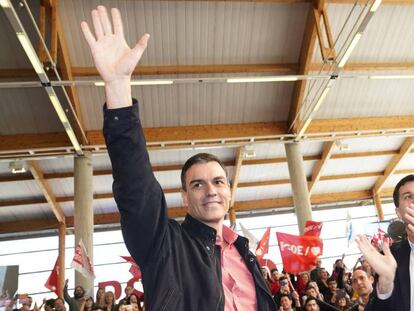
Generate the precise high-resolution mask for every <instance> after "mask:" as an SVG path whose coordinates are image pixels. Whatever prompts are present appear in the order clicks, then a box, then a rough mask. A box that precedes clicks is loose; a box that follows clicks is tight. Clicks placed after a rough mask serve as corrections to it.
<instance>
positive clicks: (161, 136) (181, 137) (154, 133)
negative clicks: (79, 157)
mask: <svg viewBox="0 0 414 311" xmlns="http://www.w3.org/2000/svg"><path fill="white" fill-rule="evenodd" d="M410 124H414V115H413V116H392V117H367V118H341V119H319V120H318V119H316V120H312V122H311V123H310V126H309V128H308V130H307V133H306V135H308V136H306V137H305V140H309V139H313V138H315V139H325V140H333V139H339V138H357V137H359V136H363V135H368V136H369V135H377V136H381V135H382V136H389V135H397V134H398V135H407V133H408V134H410V133H411V132H412V128H407V125H410ZM407 131H408V132H407ZM286 132H287V124H286V123H285V122H258V123H244V124H243V123H238V124H217V125H197V126H182V127H159V128H145V129H144V134H145V137H146V140H147V143H148V144H149V145H148V148H149V149H151V148H152V146H151V145H150V144H153V145H155V144H157V145H158V144H159V145H160V146H161V145H162V144H163V143H165V144H168V146H169V147H174V148H178V149H179V148H184V147H187V148H188V147H192V146H193V143H196V144H205V145H224V144H236V143H248V142H250V141H251V140H252V139H253V140H254V141H255V142H261V141H268V140H266V139H271V138H266V137H273V138H272V139H273V140H276V139H277V137H287V139H289V136H288V134H287V133H286ZM312 135H313V136H312ZM87 137H88V140H89V142H90V144H91V145H92V146H102V145H105V142H104V138H103V134H102V131H101V130H96V131H89V132H87ZM223 141H224V143H223ZM52 148H55V149H57V148H68V149H70V148H72V146H71V144H70V141H69V139H68V137H67V135H66V134H65V133H64V132H59V133H39V134H16V135H3V136H1V135H0V152H8V151H10V152H18V151H20V150H24V151H28V150H29V151H30V150H35V149H52ZM160 148H162V147H160Z"/></svg>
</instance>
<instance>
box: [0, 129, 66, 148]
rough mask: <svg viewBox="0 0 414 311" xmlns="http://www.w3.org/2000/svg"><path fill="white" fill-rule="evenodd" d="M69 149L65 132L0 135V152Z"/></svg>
mask: <svg viewBox="0 0 414 311" xmlns="http://www.w3.org/2000/svg"><path fill="white" fill-rule="evenodd" d="M58 147H71V143H70V140H69V138H68V136H67V135H66V133H65V132H59V133H39V134H16V135H0V151H14V150H27V149H43V148H49V149H50V148H58Z"/></svg>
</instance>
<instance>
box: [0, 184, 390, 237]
mask: <svg viewBox="0 0 414 311" xmlns="http://www.w3.org/2000/svg"><path fill="white" fill-rule="evenodd" d="M391 195H392V189H385V190H384V192H383V194H382V196H383V197H390V196H391ZM371 198H372V193H371V191H369V190H362V191H351V192H338V193H326V194H315V195H312V196H311V202H312V204H330V203H338V202H347V201H358V200H368V199H371ZM292 206H293V199H292V197H284V198H274V199H264V200H252V201H239V202H235V207H236V210H237V211H252V210H260V209H270V208H283V207H286V208H290V207H292ZM185 214H186V208H184V207H182V206H179V207H172V208H169V209H168V216H169V217H171V218H180V217H184V216H185ZM94 218H95V221H94V223H95V225H102V224H117V223H119V219H120V217H119V213H108V214H97V215H94ZM66 225H67V227H68V228H69V227H73V217H66ZM57 226H58V223H57V222H56V220H53V219H37V220H36V219H35V220H23V221H13V222H0V234H5V233H12V232H27V231H39V230H46V229H57Z"/></svg>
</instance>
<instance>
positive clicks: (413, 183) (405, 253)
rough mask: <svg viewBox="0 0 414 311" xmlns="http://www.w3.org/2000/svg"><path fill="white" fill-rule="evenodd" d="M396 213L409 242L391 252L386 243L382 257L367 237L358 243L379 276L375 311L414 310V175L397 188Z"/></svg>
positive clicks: (406, 241)
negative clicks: (404, 227) (403, 226)
mask: <svg viewBox="0 0 414 311" xmlns="http://www.w3.org/2000/svg"><path fill="white" fill-rule="evenodd" d="M393 200H394V205H395V212H396V214H397V216H398V218H399V219H400V220H402V222H404V223H405V225H406V232H407V239H404V240H402V241H400V242H398V243H394V244H393V245H392V248H391V249H390V246H389V243H388V242H387V241H385V242H384V243H383V245H382V250H383V254H381V253H379V252H378V251H377V250H376V249H375V248H374V247H373V246H372V245H371V243H370V242H369V241H368V239H367V238H366V237H364V236H358V237H357V238H356V239H355V240H356V242H357V244H358V247H359V249H360V250H361V252H362V254H363V256H364V259H366V260H367V261H368V263H369V264H370V266H371V267H372V268H373V269H374V271H375V273H376V274H377V276H378V281H377V283H376V284H377V285H376V287H375V292H376V294H375V295H373V297H372V299H371V301H370V304H369V307H370V308H371V309H372V310H375V311H387V310H399V311H409V310H414V252H413V251H412V249H413V247H414V175H407V176H405V177H404V178H402V179H401V180H400V181H399V182H398V183H397V185H396V186H395V188H394V192H393Z"/></svg>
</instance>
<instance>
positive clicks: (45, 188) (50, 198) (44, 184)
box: [29, 161, 65, 223]
mask: <svg viewBox="0 0 414 311" xmlns="http://www.w3.org/2000/svg"><path fill="white" fill-rule="evenodd" d="M29 166H30V172H31V173H32V175H33V177H34V179H35V180H36V181H37V184H38V185H39V187H40V189H41V190H42V192H43V195H44V196H45V198H46V200H47V203H49V204H50V207H51V209H52V211H53V214H54V215H55V217H56V219H57V220H58V222H59V223H65V214H64V212H63V210H62V208H61V207H60V205H59V203H58V202H57V200H56V197H55V195H54V194H53V191H52V188H51V187H50V185H49V183H48V181H47V180H46V179H45V178H44V176H43V172H42V169H41V167H40V165H39V163H38V162H37V161H30V162H29Z"/></svg>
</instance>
